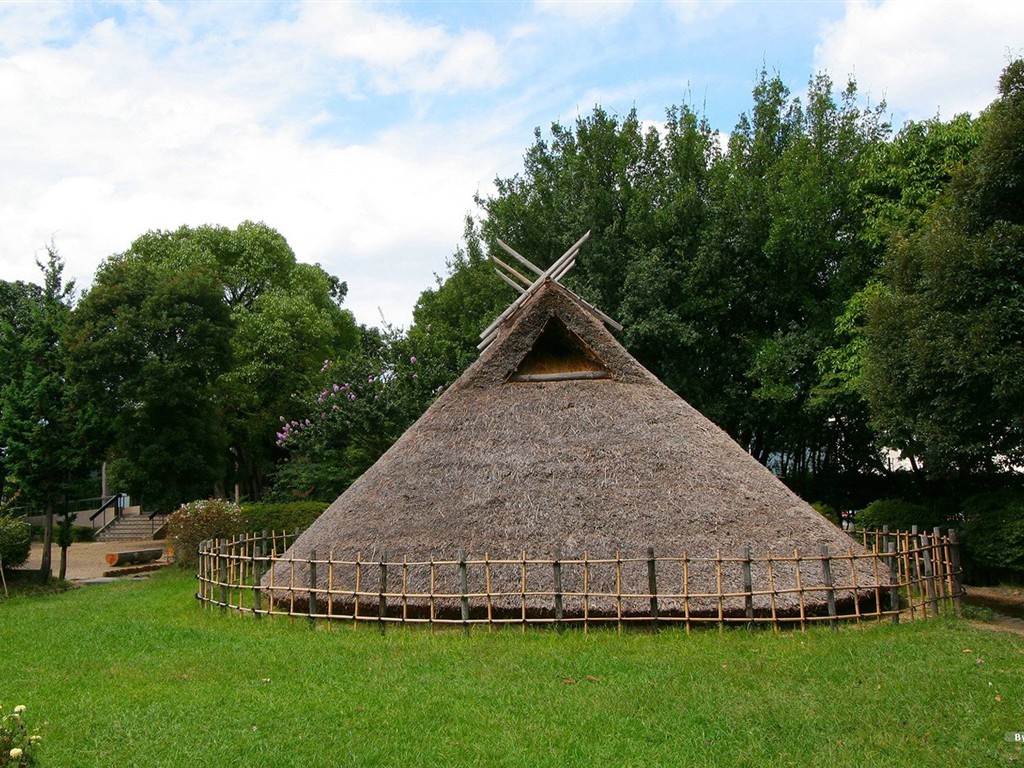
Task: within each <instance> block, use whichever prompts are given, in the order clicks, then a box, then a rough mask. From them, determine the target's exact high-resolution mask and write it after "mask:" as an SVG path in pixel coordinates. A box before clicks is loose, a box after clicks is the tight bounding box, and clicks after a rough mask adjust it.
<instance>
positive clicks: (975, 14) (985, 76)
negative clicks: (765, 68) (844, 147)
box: [815, 0, 1024, 120]
mask: <svg viewBox="0 0 1024 768" xmlns="http://www.w3.org/2000/svg"><path fill="white" fill-rule="evenodd" d="M1022 41H1024V3H1019V2H990V1H986V0H971V1H970V2H923V1H921V0H884V1H883V2H880V3H876V2H858V1H855V0H851V1H849V2H847V3H846V12H845V15H844V16H843V18H842V19H840V20H839V21H838V22H835V23H832V24H827V25H825V27H824V28H823V30H822V37H821V41H820V43H819V44H818V45H817V46H816V48H815V66H816V67H818V68H824V69H827V70H828V71H829V73H830V74H831V75H832V76H833V78H835V79H836V80H841V79H843V78H845V77H846V76H847V75H849V74H852V75H854V76H855V77H856V79H857V83H858V86H859V88H860V90H861V92H862V93H867V94H868V95H869V96H870V97H871V100H872V101H873V102H875V103H877V102H879V101H881V100H882V99H883V98H885V99H886V100H887V101H888V103H889V104H890V105H891V106H894V107H897V108H898V109H899V110H900V112H899V113H898V117H900V118H903V119H915V120H918V119H927V118H929V117H933V116H935V115H936V114H937V113H941V115H942V117H943V118H947V119H948V118H951V117H953V115H954V114H957V113H959V112H973V113H975V114H976V113H977V112H978V111H979V110H981V109H984V108H985V107H986V106H987V105H988V104H989V103H990V102H991V101H992V100H993V99H994V98H995V96H996V82H997V81H998V78H999V73H1000V72H1001V71H1002V69H1003V67H1005V66H1006V64H1007V63H1008V56H1010V55H1011V54H1014V55H1020V53H1021V48H1020V46H1021V45H1022V44H1024V42H1022Z"/></svg>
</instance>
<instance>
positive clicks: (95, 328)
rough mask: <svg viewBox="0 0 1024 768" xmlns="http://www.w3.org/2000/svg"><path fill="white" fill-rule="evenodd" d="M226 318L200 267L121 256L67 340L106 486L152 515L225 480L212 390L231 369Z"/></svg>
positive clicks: (213, 284) (106, 270)
mask: <svg viewBox="0 0 1024 768" xmlns="http://www.w3.org/2000/svg"><path fill="white" fill-rule="evenodd" d="M230 334H231V325H230V314H229V312H228V309H227V307H226V305H225V304H224V301H223V290H222V287H221V285H220V283H219V282H218V281H216V280H215V279H214V278H213V276H212V275H211V274H210V273H209V272H207V271H205V270H203V269H202V268H201V267H195V266H191V267H189V266H186V265H175V264H168V263H161V262H159V261H156V260H153V259H150V258H148V257H140V256H136V255H134V254H131V253H128V254H124V255H121V256H116V257H112V258H110V259H108V260H107V261H106V262H104V264H102V265H101V266H100V269H99V270H98V272H97V274H96V278H95V280H94V282H93V286H92V288H91V289H90V290H89V292H88V293H87V294H86V295H85V296H84V297H83V299H82V301H81V302H80V303H79V306H78V308H77V309H76V312H75V329H74V335H73V337H72V340H71V347H72V355H73V362H74V371H75V375H76V378H77V379H78V381H79V383H80V388H79V390H78V394H79V397H80V398H81V402H83V403H88V404H89V406H91V407H92V408H93V409H94V410H95V412H96V414H97V419H96V422H95V425H96V428H95V431H94V433H93V435H92V439H93V444H94V445H95V446H97V447H98V449H99V452H100V456H104V457H105V458H106V459H107V460H108V462H109V467H110V470H109V474H110V477H111V479H112V482H113V483H114V484H115V485H116V486H118V487H119V488H121V489H123V490H125V491H127V492H128V493H130V494H131V495H133V496H135V497H136V498H137V499H140V500H142V501H144V502H145V503H147V504H149V505H152V506H153V507H155V508H157V509H160V508H165V509H166V508H171V507H173V506H176V505H177V504H180V503H181V502H183V501H186V500H188V499H192V498H203V497H206V496H208V495H209V494H210V493H211V492H212V490H213V487H214V484H215V483H216V482H217V481H219V480H223V478H224V476H225V474H226V471H227V466H226V464H227V462H226V459H227V450H226V449H227V433H226V431H225V428H224V424H223V419H222V418H221V416H220V413H219V407H218V402H217V397H216V391H215V389H214V383H215V381H216V379H217V377H218V375H220V373H221V372H223V371H224V370H226V369H227V367H228V366H229V365H230V362H231V346H230Z"/></svg>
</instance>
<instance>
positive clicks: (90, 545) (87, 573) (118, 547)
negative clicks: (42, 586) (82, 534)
mask: <svg viewBox="0 0 1024 768" xmlns="http://www.w3.org/2000/svg"><path fill="white" fill-rule="evenodd" d="M157 547H160V548H162V549H163V550H164V554H163V557H166V556H167V542H165V541H154V540H153V539H142V540H138V541H95V542H76V543H74V544H72V545H71V546H70V547H68V570H67V578H68V580H69V581H87V580H89V579H98V578H101V577H103V575H104V574H105V573H106V572H107V571H116V570H117V569H116V568H114V567H112V566H109V565H107V560H106V555H108V554H109V553H111V552H130V551H132V550H135V549H156V548H157ZM42 555H43V547H42V544H40V543H39V542H37V541H34V542H32V552H31V553H30V554H29V556H28V561H27V562H26V563H25V565H23V566H22V568H23V569H25V570H32V569H34V568H38V567H39V563H40V562H41V558H42ZM51 557H52V560H51V565H52V568H53V575H54V576H57V575H58V574H59V573H60V547H58V546H56V545H55V546H54V547H53V554H52V556H51Z"/></svg>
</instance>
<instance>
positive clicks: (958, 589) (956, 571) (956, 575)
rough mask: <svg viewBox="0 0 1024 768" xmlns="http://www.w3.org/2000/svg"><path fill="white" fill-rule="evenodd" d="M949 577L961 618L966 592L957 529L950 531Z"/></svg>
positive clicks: (954, 606)
mask: <svg viewBox="0 0 1024 768" xmlns="http://www.w3.org/2000/svg"><path fill="white" fill-rule="evenodd" d="M949 576H950V579H951V580H952V586H951V589H952V591H953V608H954V610H955V611H956V613H957V615H958V616H959V615H961V614H962V609H963V606H962V605H961V598H962V597H963V591H964V590H963V585H962V583H961V579H962V577H963V573H962V572H961V570H960V540H959V537H958V535H957V532H956V528H950V529H949Z"/></svg>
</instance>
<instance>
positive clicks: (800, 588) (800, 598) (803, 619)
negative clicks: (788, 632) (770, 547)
mask: <svg viewBox="0 0 1024 768" xmlns="http://www.w3.org/2000/svg"><path fill="white" fill-rule="evenodd" d="M793 560H794V563H795V564H796V599H797V602H798V603H799V605H800V631H801V632H804V631H806V630H807V609H806V607H805V606H804V585H803V581H802V579H801V577H800V552H799V550H796V549H794V550H793Z"/></svg>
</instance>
